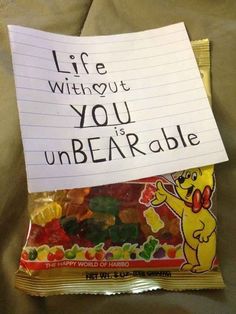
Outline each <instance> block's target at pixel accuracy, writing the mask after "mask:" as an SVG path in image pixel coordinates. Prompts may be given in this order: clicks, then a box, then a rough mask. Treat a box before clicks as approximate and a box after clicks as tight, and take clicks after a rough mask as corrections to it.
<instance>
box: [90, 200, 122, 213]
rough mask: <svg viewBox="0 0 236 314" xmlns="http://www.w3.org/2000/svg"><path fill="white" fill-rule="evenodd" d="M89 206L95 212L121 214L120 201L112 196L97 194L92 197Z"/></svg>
mask: <svg viewBox="0 0 236 314" xmlns="http://www.w3.org/2000/svg"><path fill="white" fill-rule="evenodd" d="M89 208H90V209H91V210H92V211H94V212H98V213H106V214H110V215H113V216H117V215H118V214H119V201H118V200H116V199H115V198H113V197H111V196H102V195H100V196H95V197H93V198H91V199H90V201H89Z"/></svg>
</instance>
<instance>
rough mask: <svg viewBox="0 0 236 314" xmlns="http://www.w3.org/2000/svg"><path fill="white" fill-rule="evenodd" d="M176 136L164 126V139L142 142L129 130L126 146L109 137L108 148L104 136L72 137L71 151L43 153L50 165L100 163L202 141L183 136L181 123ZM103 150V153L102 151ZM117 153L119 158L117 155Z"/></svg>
mask: <svg viewBox="0 0 236 314" xmlns="http://www.w3.org/2000/svg"><path fill="white" fill-rule="evenodd" d="M176 131H177V132H176V135H175V136H173V135H172V136H168V134H167V132H166V130H165V129H164V128H161V134H162V138H161V139H154V140H152V141H149V142H147V143H145V144H146V145H143V143H142V144H141V143H140V141H139V137H138V135H137V134H135V133H127V134H125V135H123V136H122V137H124V138H125V142H126V145H125V146H124V145H122V146H119V144H118V140H116V139H119V137H118V138H115V137H112V136H110V137H108V138H107V145H106V147H104V146H103V147H101V142H103V143H104V138H103V139H102V138H100V137H92V138H87V139H72V140H71V146H72V151H71V152H67V151H57V152H53V151H51V152H47V151H45V152H44V156H45V159H46V162H47V164H48V165H54V164H61V165H63V164H83V163H86V162H92V163H99V162H105V161H111V160H114V159H122V158H123V159H124V158H129V157H136V156H140V155H147V154H150V153H160V152H164V151H166V150H175V149H178V148H186V147H189V146H195V145H199V144H200V140H199V139H198V137H197V135H196V134H194V133H189V134H186V135H183V132H182V130H181V127H180V125H177V126H176ZM101 152H102V154H101ZM117 156H118V158H117Z"/></svg>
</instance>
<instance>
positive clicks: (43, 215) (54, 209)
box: [30, 202, 62, 226]
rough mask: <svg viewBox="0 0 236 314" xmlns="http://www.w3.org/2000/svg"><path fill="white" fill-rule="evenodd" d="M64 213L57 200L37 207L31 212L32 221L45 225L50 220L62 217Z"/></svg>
mask: <svg viewBox="0 0 236 314" xmlns="http://www.w3.org/2000/svg"><path fill="white" fill-rule="evenodd" d="M61 215H62V208H61V206H60V205H59V204H58V203H56V202H51V203H48V204H46V205H43V206H40V207H38V208H36V209H35V210H34V211H33V213H32V214H31V216H30V218H31V221H32V223H34V224H37V225H40V226H44V225H45V224H46V223H48V222H49V221H51V220H53V219H55V218H60V217H61Z"/></svg>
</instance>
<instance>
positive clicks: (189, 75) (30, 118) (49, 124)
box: [9, 23, 227, 192]
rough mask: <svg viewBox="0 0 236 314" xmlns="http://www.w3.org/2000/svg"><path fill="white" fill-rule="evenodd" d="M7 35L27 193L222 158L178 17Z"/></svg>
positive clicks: (16, 28) (12, 29) (14, 28)
mask: <svg viewBox="0 0 236 314" xmlns="http://www.w3.org/2000/svg"><path fill="white" fill-rule="evenodd" d="M9 34H10V43H11V49H12V60H13V68H14V74H15V85H16V94H17V103H18V108H19V115H20V125H21V132H22V139H23V146H24V153H25V162H26V170H27V177H28V189H29V192H39V191H49V190H55V189H62V188H73V187H84V186H96V185H103V184H108V183H116V182H122V181H128V180H134V179H139V178H143V177H149V176H153V175H156V174H164V173H170V172H174V171H179V170H182V169H186V168H191V167H196V166H203V165H208V164H214V163H218V162H222V161H225V160H227V155H226V152H225V150H224V146H223V143H222V140H221V137H220V134H219V131H218V129H217V125H216V122H215V120H214V117H213V114H212V111H211V108H210V106H209V103H208V99H207V96H206V93H205V90H204V87H203V83H202V81H201V77H200V74H199V70H198V67H197V64H196V61H195V58H194V55H193V51H192V48H191V45H190V42H189V38H188V35H187V32H186V29H185V26H184V24H183V23H178V24H175V25H171V26H167V27H163V28H159V29H154V30H148V31H144V32H138V33H130V34H121V35H113V36H98V37H72V36H63V35H57V34H51V33H46V32H42V31H38V30H34V29H30V28H25V27H21V26H9Z"/></svg>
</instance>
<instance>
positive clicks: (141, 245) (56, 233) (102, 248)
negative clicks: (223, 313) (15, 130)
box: [16, 39, 224, 296]
mask: <svg viewBox="0 0 236 314" xmlns="http://www.w3.org/2000/svg"><path fill="white" fill-rule="evenodd" d="M192 46H193V49H194V52H195V55H196V59H197V62H198V65H199V69H200V72H201V75H202V79H203V81H204V84H205V88H206V90H207V94H208V96H209V98H210V74H209V70H210V60H209V41H208V40H207V39H206V40H200V41H195V42H192ZM215 184H216V183H215V175H214V167H213V166H207V167H201V168H195V169H189V170H185V171H182V172H178V173H172V174H168V175H162V176H154V177H151V178H145V179H140V180H137V181H132V182H125V183H117V184H110V185H105V186H98V187H88V188H78V189H77V188H75V189H71V190H60V191H54V192H44V193H33V194H30V195H29V204H28V210H29V216H30V225H29V231H28V235H27V239H26V243H25V246H24V248H23V250H22V254H21V258H20V266H19V270H18V271H17V274H16V287H17V288H19V289H21V290H23V291H25V292H26V293H29V294H31V295H37V296H48V295H55V294H68V293H90V294H116V293H123V292H131V293H137V292H142V291H148V290H155V289H166V290H185V289H205V288H223V287H224V283H223V279H222V276H221V273H220V270H219V262H218V259H217V257H216V216H215V210H216V209H215V194H216V186H215Z"/></svg>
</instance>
